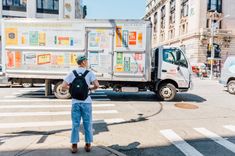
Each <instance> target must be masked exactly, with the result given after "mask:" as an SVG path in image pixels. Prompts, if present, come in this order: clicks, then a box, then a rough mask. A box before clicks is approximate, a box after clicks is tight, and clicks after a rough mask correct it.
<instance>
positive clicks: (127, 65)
mask: <svg viewBox="0 0 235 156" xmlns="http://www.w3.org/2000/svg"><path fill="white" fill-rule="evenodd" d="M130 61H131V59H130V57H124V71H125V72H130Z"/></svg>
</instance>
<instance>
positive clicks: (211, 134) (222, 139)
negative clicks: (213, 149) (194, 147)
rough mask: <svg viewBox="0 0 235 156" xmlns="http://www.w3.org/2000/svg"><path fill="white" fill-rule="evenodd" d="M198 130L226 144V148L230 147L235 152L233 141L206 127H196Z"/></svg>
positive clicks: (221, 143) (217, 141) (223, 144)
mask: <svg viewBox="0 0 235 156" xmlns="http://www.w3.org/2000/svg"><path fill="white" fill-rule="evenodd" d="M194 129H195V130H196V131H197V132H199V133H201V134H202V135H204V136H206V137H207V138H210V139H211V140H213V141H215V142H216V143H218V144H220V145H222V146H224V147H225V148H227V149H229V150H230V151H232V152H233V153H235V144H233V143H232V142H230V141H228V140H226V139H224V138H222V137H220V136H219V135H217V134H215V133H213V132H211V131H209V130H207V129H206V128H194Z"/></svg>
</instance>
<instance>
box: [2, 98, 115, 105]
mask: <svg viewBox="0 0 235 156" xmlns="http://www.w3.org/2000/svg"><path fill="white" fill-rule="evenodd" d="M93 100H94V101H111V100H110V99H108V98H104V99H103V98H99V99H93ZM22 102H25V103H26V102H27V103H28V102H29V103H33V102H71V99H4V100H0V104H1V103H22Z"/></svg>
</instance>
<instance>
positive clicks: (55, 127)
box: [0, 79, 235, 156]
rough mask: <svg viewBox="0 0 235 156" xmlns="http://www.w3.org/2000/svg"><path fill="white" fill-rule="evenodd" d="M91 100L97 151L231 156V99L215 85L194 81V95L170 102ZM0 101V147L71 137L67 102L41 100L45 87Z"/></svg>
mask: <svg viewBox="0 0 235 156" xmlns="http://www.w3.org/2000/svg"><path fill="white" fill-rule="evenodd" d="M91 96H92V99H93V120H94V126H93V128H94V134H95V135H94V141H95V143H96V144H98V145H104V146H109V147H111V148H113V149H115V150H118V151H120V152H122V153H125V154H127V155H130V156H162V155H163V156H171V155H172V156H181V155H182V156H183V155H193V156H194V155H196V156H197V155H199V156H200V155H208V156H209V155H213V156H221V155H225V156H227V155H228V156H229V155H235V140H234V136H235V120H234V119H235V115H234V114H235V113H234V112H235V95H230V94H229V93H228V92H227V91H226V88H224V87H223V86H221V85H220V84H219V83H218V82H217V81H210V80H199V79H195V81H194V89H193V90H191V91H189V92H188V93H180V94H178V95H177V97H176V99H175V100H174V101H172V102H163V101H159V100H158V99H157V98H156V96H155V95H154V94H153V93H151V92H144V93H131V94H130V93H114V92H112V91H110V90H98V91H97V92H96V93H94V94H92V95H91ZM0 99H1V100H0V123H1V124H0V136H1V137H0V138H1V139H0V146H1V144H4V143H5V142H7V140H8V139H12V137H14V138H17V136H24V135H43V134H47V135H48V134H49V135H55V134H59V133H60V132H64V131H68V132H69V131H70V100H58V99H56V98H55V97H54V96H50V97H44V88H43V87H41V88H38V87H34V88H21V87H16V88H0ZM179 103H180V104H182V103H183V104H189V105H187V106H195V108H194V109H185V108H179V107H176V105H175V104H179ZM184 106H185V105H184ZM68 137H69V136H68ZM46 141H47V138H44V139H42V140H40V142H41V143H43V142H46Z"/></svg>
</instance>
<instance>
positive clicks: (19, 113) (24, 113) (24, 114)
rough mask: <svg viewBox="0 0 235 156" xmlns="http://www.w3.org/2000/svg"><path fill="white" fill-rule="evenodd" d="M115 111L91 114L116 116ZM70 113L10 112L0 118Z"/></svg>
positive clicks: (65, 113) (67, 113) (66, 113)
mask: <svg viewBox="0 0 235 156" xmlns="http://www.w3.org/2000/svg"><path fill="white" fill-rule="evenodd" d="M116 113H118V111H117V110H100V111H98V110H97V111H93V114H116ZM70 114H71V112H70V111H64V112H17V113H16V112H10V113H0V117H15V116H19V117H23V116H55V115H70Z"/></svg>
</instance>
